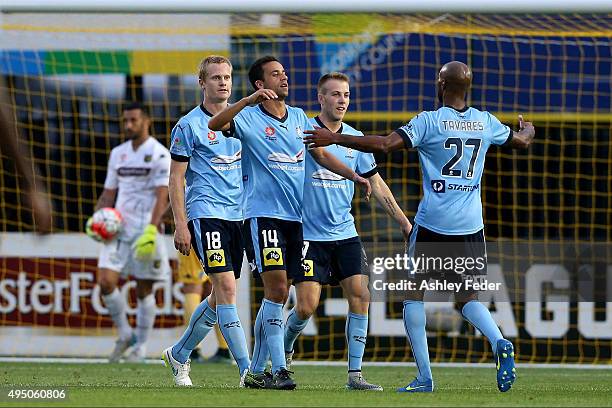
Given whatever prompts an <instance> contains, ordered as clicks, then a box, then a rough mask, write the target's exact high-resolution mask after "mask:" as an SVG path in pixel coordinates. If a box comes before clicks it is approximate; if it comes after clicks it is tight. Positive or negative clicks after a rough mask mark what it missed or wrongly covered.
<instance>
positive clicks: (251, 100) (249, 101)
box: [208, 89, 277, 131]
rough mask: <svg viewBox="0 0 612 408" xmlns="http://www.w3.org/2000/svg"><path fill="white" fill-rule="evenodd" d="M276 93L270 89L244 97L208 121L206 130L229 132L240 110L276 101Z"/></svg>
mask: <svg viewBox="0 0 612 408" xmlns="http://www.w3.org/2000/svg"><path fill="white" fill-rule="evenodd" d="M276 98H277V96H276V93H275V92H274V91H272V90H270V89H260V90H258V91H256V92H254V93H252V94H251V95H250V96H247V97H244V98H242V99H241V100H239V101H238V102H236V103H235V104H233V105H229V106H228V107H227V108H225V109H223V110H222V111H221V112H219V113H217V114H216V115H215V116H213V117H212V118H211V119H210V121H208V128H209V129H210V130H215V131H218V130H229V129H230V125H231V122H232V119H234V118H235V117H236V115H238V114H239V113H240V111H241V110H243V109H244V108H246V107H247V106H254V105H257V104H258V103H260V102H263V101H267V100H269V99H276Z"/></svg>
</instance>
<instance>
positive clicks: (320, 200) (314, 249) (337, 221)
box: [285, 72, 412, 391]
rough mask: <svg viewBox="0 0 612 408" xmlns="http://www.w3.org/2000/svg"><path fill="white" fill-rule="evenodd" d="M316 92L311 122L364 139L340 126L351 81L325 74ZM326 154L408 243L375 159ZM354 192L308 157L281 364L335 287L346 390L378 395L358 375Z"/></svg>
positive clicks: (361, 287) (365, 304)
mask: <svg viewBox="0 0 612 408" xmlns="http://www.w3.org/2000/svg"><path fill="white" fill-rule="evenodd" d="M317 90H318V99H319V103H320V104H321V113H320V114H319V115H318V116H316V117H315V118H313V119H311V122H312V124H313V125H314V126H319V127H322V128H326V129H329V130H330V131H332V132H337V133H344V134H351V135H355V136H363V133H361V132H360V131H358V130H356V129H354V128H352V127H351V126H349V125H347V124H346V123H343V122H342V119H343V118H344V115H345V113H346V111H347V109H348V106H349V101H350V91H349V78H348V77H347V76H346V75H344V74H342V73H339V72H332V73H329V74H325V75H323V76H322V77H321V79H320V80H319V84H318V86H317ZM324 149H325V150H326V151H327V152H328V153H330V154H333V155H334V156H336V157H337V158H338V160H340V161H342V162H343V163H344V164H345V165H346V166H347V167H349V168H350V169H352V170H354V171H355V172H357V174H359V175H360V176H361V177H364V178H367V179H368V180H370V184H371V185H372V193H373V195H374V197H376V199H377V200H378V201H379V202H380V203H381V204H382V205H383V207H384V208H385V210H386V212H387V213H388V214H389V215H390V216H391V217H392V218H393V219H395V221H397V223H398V224H399V226H400V228H401V231H402V234H403V235H404V237H405V239H407V238H408V234H410V229H411V228H412V226H411V225H410V222H409V221H408V218H406V216H405V215H404V213H403V212H402V210H401V208H400V207H399V206H398V205H397V202H396V201H395V198H394V197H393V194H392V193H391V191H390V190H389V187H388V186H387V184H386V183H385V182H384V180H383V179H382V177H381V176H380V174H378V169H377V166H376V161H375V160H374V155H372V154H371V153H364V152H360V151H358V150H354V149H350V148H346V147H343V146H337V145H335V146H328V147H325V148H324ZM354 191H355V187H354V184H353V183H352V182H349V181H348V180H346V179H345V178H343V177H340V176H339V175H337V174H334V173H332V172H330V171H329V170H326V169H324V168H323V167H321V166H319V165H318V164H317V163H316V162H315V161H314V159H312V158H311V157H306V176H305V179H304V201H303V225H304V265H303V266H304V269H303V270H302V271H299V272H298V273H297V274H296V275H294V276H292V278H293V284H294V286H295V289H296V295H297V302H296V305H295V307H294V308H293V309H292V310H291V312H290V313H289V316H288V318H287V323H286V325H285V358H286V360H287V366H288V367H289V366H290V362H291V360H292V358H293V345H294V342H295V340H296V339H297V337H298V335H299V334H300V333H301V332H302V330H304V328H305V327H306V324H308V320H309V319H310V317H311V316H312V314H313V313H314V312H315V310H316V309H317V306H318V305H319V299H320V296H321V286H322V285H327V284H330V285H338V284H339V285H340V286H341V287H342V291H343V293H344V296H345V298H346V299H347V300H348V304H349V312H348V314H347V317H346V341H347V345H348V382H347V384H346V388H347V389H349V390H371V391H382V387H381V386H380V385H377V384H371V383H369V382H367V381H366V380H365V379H364V377H363V375H362V373H361V362H362V360H363V354H364V351H365V347H366V339H367V334H368V308H369V305H370V292H369V290H368V281H369V278H368V276H367V274H368V270H367V262H366V254H365V251H364V249H363V247H362V244H361V240H360V239H359V235H357V229H356V228H355V220H354V218H353V216H352V215H351V203H352V200H353V195H354Z"/></svg>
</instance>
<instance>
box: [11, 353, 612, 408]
mask: <svg viewBox="0 0 612 408" xmlns="http://www.w3.org/2000/svg"><path fill="white" fill-rule="evenodd" d="M294 370H295V378H296V380H297V382H298V389H297V390H295V391H272V390H247V389H239V388H238V370H237V369H236V368H235V367H234V366H230V365H225V364H208V365H206V364H192V372H191V373H192V374H191V378H192V379H193V382H194V385H195V386H194V387H193V388H188V389H185V388H176V387H174V386H173V381H172V376H171V374H170V372H169V369H167V368H165V367H163V366H161V365H157V364H141V365H138V364H114V365H111V364H59V363H52V364H47V363H45V364H36V363H3V364H2V365H1V366H0V373H1V378H2V384H1V385H0V388H1V389H2V390H3V392H5V391H6V390H7V389H8V388H10V387H12V386H15V387H37V386H49V387H51V386H52V387H66V388H67V389H68V393H69V399H68V400H66V401H62V402H57V403H51V402H48V401H47V402H39V403H33V402H32V401H28V402H25V401H22V402H20V403H14V402H0V405H3V406H18V405H28V406H32V405H34V406H43V405H44V406H47V405H49V406H52V405H61V406H105V407H110V406H127V407H132V406H134V407H136V406H172V407H177V406H215V407H230V406H249V407H257V406H261V407H289V408H291V407H299V406H310V407H314V406H333V407H359V406H364V407H365V406H381V407H382V406H407V405H412V406H452V407H457V406H478V407H482V406H513V407H517V406H550V407H561V406H568V407H569V406H571V407H581V406H612V397H611V396H612V369H610V370H578V369H561V368H527V367H523V368H521V366H520V365H519V366H518V368H517V370H518V375H519V376H518V381H517V382H516V383H515V385H514V388H513V389H512V390H510V392H507V393H504V394H502V393H500V392H498V391H497V387H496V385H495V369H494V368H481V367H474V368H459V367H457V368H454V367H453V368H441V367H434V368H433V372H434V377H435V380H436V391H435V392H434V393H433V394H396V393H395V388H396V387H398V386H402V385H405V383H406V382H407V381H408V380H410V379H411V377H412V376H413V374H414V371H415V368H414V367H391V366H389V367H365V368H364V373H365V374H366V378H367V379H368V380H370V381H372V382H377V383H380V384H382V385H383V386H384V387H385V391H384V392H350V391H346V390H345V389H344V382H345V380H346V371H345V369H344V368H343V367H336V366H334V367H329V366H294ZM4 401H6V398H4Z"/></svg>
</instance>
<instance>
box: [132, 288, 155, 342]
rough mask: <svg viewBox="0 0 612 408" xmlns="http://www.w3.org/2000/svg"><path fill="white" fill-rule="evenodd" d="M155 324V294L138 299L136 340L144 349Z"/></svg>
mask: <svg viewBox="0 0 612 408" xmlns="http://www.w3.org/2000/svg"><path fill="white" fill-rule="evenodd" d="M154 323H155V297H153V294H150V295H148V296H147V297H145V298H144V299H138V305H137V307H136V340H137V343H136V344H137V346H139V347H144V345H145V343H146V342H147V339H148V338H149V334H150V333H151V331H152V330H153V324H154Z"/></svg>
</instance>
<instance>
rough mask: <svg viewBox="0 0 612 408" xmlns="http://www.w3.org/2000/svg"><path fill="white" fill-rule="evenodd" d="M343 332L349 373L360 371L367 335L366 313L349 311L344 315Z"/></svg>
mask: <svg viewBox="0 0 612 408" xmlns="http://www.w3.org/2000/svg"><path fill="white" fill-rule="evenodd" d="M345 334H346V342H347V343H348V355H349V362H348V363H349V364H348V370H349V373H350V372H355V371H361V361H362V360H363V352H364V351H365V346H366V340H367V337H368V315H360V314H356V313H352V312H349V314H348V315H347V316H346V328H345Z"/></svg>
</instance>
